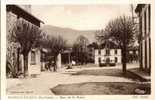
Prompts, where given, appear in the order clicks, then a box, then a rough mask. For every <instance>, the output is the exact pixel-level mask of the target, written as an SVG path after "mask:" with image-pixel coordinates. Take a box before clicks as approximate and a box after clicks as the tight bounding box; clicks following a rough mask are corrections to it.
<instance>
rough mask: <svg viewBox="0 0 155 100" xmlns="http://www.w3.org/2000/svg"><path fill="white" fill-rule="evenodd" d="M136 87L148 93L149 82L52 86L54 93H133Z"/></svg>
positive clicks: (86, 83)
mask: <svg viewBox="0 0 155 100" xmlns="http://www.w3.org/2000/svg"><path fill="white" fill-rule="evenodd" d="M136 89H139V90H142V91H144V92H143V95H145V94H147V95H148V94H150V84H138V83H129V82H85V83H74V84H60V85H57V86H56V87H54V88H52V89H51V91H52V92H53V93H54V94H56V95H134V94H137V93H136V92H135V91H136Z"/></svg>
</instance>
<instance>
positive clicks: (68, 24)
mask: <svg viewBox="0 0 155 100" xmlns="http://www.w3.org/2000/svg"><path fill="white" fill-rule="evenodd" d="M31 11H32V13H33V14H34V15H35V16H37V17H38V18H39V19H41V20H42V21H44V22H45V24H44V25H53V26H58V27H63V28H72V29H77V30H98V29H103V28H104V27H105V26H106V24H107V23H108V22H109V21H110V20H111V19H115V18H116V17H118V16H121V15H131V7H130V5H128V4H122V5H118V4H114V5H112V4H111V5H108V4H106V5H46V6H45V5H43V6H42V5H33V6H32V7H31Z"/></svg>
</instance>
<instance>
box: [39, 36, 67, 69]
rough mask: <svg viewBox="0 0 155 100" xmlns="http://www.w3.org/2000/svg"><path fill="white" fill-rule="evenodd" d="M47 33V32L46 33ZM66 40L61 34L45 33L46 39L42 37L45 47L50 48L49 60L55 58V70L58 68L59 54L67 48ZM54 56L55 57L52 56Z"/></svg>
mask: <svg viewBox="0 0 155 100" xmlns="http://www.w3.org/2000/svg"><path fill="white" fill-rule="evenodd" d="M45 34H46V33H45ZM66 42H67V41H66V40H65V39H63V38H62V37H61V36H50V35H45V36H44V39H42V41H41V44H42V47H43V48H47V49H48V56H49V58H50V59H49V60H50V61H52V60H54V66H53V67H54V71H56V70H57V65H56V62H57V56H58V54H59V53H61V52H62V51H63V50H64V49H66V46H67V44H66ZM52 57H53V58H52Z"/></svg>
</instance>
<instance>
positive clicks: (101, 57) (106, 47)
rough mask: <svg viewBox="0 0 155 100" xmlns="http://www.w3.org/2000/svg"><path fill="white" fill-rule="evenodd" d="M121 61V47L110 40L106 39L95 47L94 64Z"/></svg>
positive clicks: (117, 62)
mask: <svg viewBox="0 0 155 100" xmlns="http://www.w3.org/2000/svg"><path fill="white" fill-rule="evenodd" d="M121 62H122V56H121V49H120V48H118V47H117V45H116V44H115V43H113V42H111V41H107V42H105V43H103V44H102V45H100V47H99V48H97V49H95V64H97V65H99V64H100V63H116V64H120V63H121Z"/></svg>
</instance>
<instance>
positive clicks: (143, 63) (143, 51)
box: [135, 4, 151, 72]
mask: <svg viewBox="0 0 155 100" xmlns="http://www.w3.org/2000/svg"><path fill="white" fill-rule="evenodd" d="M135 12H136V13H137V15H138V18H139V31H140V37H139V43H140V69H142V70H144V71H146V72H150V71H151V5H150V4H138V5H137V7H136V9H135Z"/></svg>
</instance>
